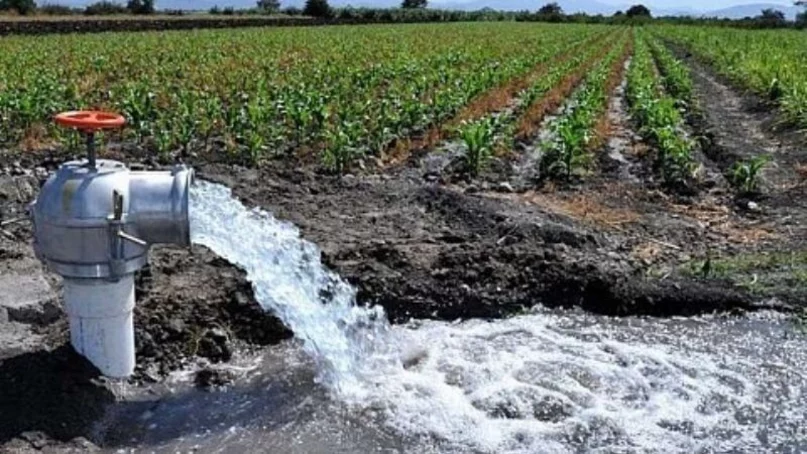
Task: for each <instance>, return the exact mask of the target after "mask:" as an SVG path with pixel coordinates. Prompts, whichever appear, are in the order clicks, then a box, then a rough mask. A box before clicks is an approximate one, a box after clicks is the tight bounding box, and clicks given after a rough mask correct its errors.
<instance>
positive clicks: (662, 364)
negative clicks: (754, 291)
mask: <svg viewBox="0 0 807 454" xmlns="http://www.w3.org/2000/svg"><path fill="white" fill-rule="evenodd" d="M191 203H192V207H191V213H192V216H193V219H192V229H193V232H192V235H193V240H194V241H195V242H197V243H201V244H204V245H205V246H207V247H209V248H211V249H213V250H214V251H215V252H217V253H218V254H220V255H222V256H223V257H225V258H227V259H228V260H230V261H231V262H233V263H236V264H238V265H240V266H241V267H243V268H244V269H245V270H246V271H247V273H248V278H249V279H250V280H251V281H252V283H253V286H254V288H255V294H256V297H257V299H258V300H259V302H260V303H261V304H262V305H263V306H264V307H265V308H266V309H267V310H270V311H273V312H274V313H276V314H278V316H280V317H281V318H282V319H283V320H284V322H285V323H287V324H288V325H289V326H290V327H291V328H292V330H293V331H294V333H295V336H296V338H297V339H296V340H295V341H292V342H289V343H286V344H284V345H282V346H280V347H276V348H272V349H270V350H269V352H267V353H266V354H265V356H263V357H261V358H254V361H253V362H252V363H251V364H250V367H248V368H247V369H244V370H245V371H247V372H244V373H243V374H242V377H241V378H240V379H239V380H238V381H237V383H236V385H235V386H234V387H233V388H232V389H231V390H230V391H228V392H222V393H204V392H201V391H194V390H192V388H191V387H190V386H185V387H184V388H183V387H182V385H179V387H178V388H173V389H171V391H170V392H165V396H167V397H164V398H163V399H162V400H161V401H160V403H159V404H158V405H157V406H156V407H154V406H153V404H152V403H150V402H152V401H153V396H152V397H150V398H147V397H145V396H144V397H143V399H142V405H141V406H138V405H137V404H136V399H135V400H133V402H135V404H133V405H134V406H133V407H132V408H130V409H128V410H127V411H123V412H122V413H121V414H120V415H119V417H118V420H117V422H116V423H115V424H114V425H115V426H118V427H129V428H132V427H134V428H138V427H139V428H140V430H141V431H140V432H137V430H136V429H128V430H129V431H128V432H127V433H126V434H125V435H120V437H119V438H120V439H121V440H122V441H121V445H123V446H127V447H132V446H135V447H137V448H140V449H144V450H148V451H155V452H176V451H186V450H189V449H198V450H201V451H204V452H294V453H314V452H322V453H333V452H344V453H349V452H414V453H426V452H457V453H459V452H463V453H465V452H479V453H544V452H548V453H554V452H558V453H565V452H608V453H611V452H659V453H668V452H804V451H805V450H807V411H805V408H807V373H805V371H804V364H807V338H805V336H804V335H803V334H801V333H798V332H796V331H794V330H793V329H792V327H791V325H790V324H789V323H788V322H787V321H786V320H785V319H784V318H783V316H780V315H777V314H769V313H760V314H754V315H752V316H749V317H743V318H740V317H720V316H711V317H698V318H687V319H685V318H681V319H677V318H671V319H653V318H639V317H627V318H609V317H602V316H594V315H590V314H586V313H583V312H575V311H571V312H570V311H555V310H548V309H544V308H541V307H537V308H536V309H535V310H533V311H532V312H531V313H529V314H524V315H520V316H517V317H513V318H509V319H504V320H497V321H491V322H487V321H479V320H474V321H467V322H462V323H450V322H440V321H417V322H413V323H411V324H409V325H404V326H395V327H391V326H389V325H388V324H387V323H386V322H385V319H384V314H383V311H382V310H381V309H380V308H366V309H365V308H358V307H356V306H355V305H354V291H353V289H351V288H350V286H349V285H347V284H346V283H345V282H344V281H342V280H341V279H339V277H338V276H336V275H334V274H332V273H330V272H328V271H326V270H325V269H324V268H323V267H322V266H321V264H320V262H319V252H318V250H317V248H316V247H315V246H314V245H313V244H311V243H309V242H306V241H304V240H302V239H301V238H300V234H299V232H298V230H297V229H296V228H295V227H294V226H293V225H290V224H288V223H284V222H280V221H278V220H276V219H275V218H273V217H272V216H271V215H270V214H268V213H266V212H263V211H260V210H249V209H247V208H245V207H243V206H242V205H241V204H240V203H238V202H237V201H235V200H233V199H232V198H231V195H230V192H229V190H228V189H226V188H225V187H223V186H218V185H214V184H210V183H205V182H200V183H199V184H198V185H197V187H195V188H194V190H193V193H192V200H191ZM177 389H182V390H183V391H181V392H180V391H177ZM152 392H155V391H154V390H152ZM149 405H151V406H149ZM135 432H136V435H132V434H133V433H135ZM124 438H125V440H123V439H124Z"/></svg>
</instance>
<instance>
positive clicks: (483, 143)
mask: <svg viewBox="0 0 807 454" xmlns="http://www.w3.org/2000/svg"><path fill="white" fill-rule="evenodd" d="M495 131H496V130H495V120H493V119H492V118H490V117H487V118H484V119H482V120H478V121H474V122H470V123H463V124H462V125H461V126H460V128H459V133H460V138H461V139H462V141H463V143H464V144H465V148H466V152H465V168H466V170H467V171H468V173H470V174H471V175H473V176H477V175H479V172H480V171H482V169H483V168H484V167H485V166H486V165H487V163H488V161H489V160H490V158H491V156H492V154H493V146H494V138H495Z"/></svg>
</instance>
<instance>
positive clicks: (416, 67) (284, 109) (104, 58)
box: [0, 23, 611, 169]
mask: <svg viewBox="0 0 807 454" xmlns="http://www.w3.org/2000/svg"><path fill="white" fill-rule="evenodd" d="M609 30H611V29H610V28H607V27H604V26H597V25H585V24H581V25H578V24H570V25H568V26H564V27H562V28H561V27H556V26H552V25H547V24H528V23H480V24H440V25H434V24H417V25H409V26H401V27H398V26H395V27H392V26H388V27H340V28H305V29H303V28H276V29H237V30H202V31H194V32H187V33H163V32H153V33H116V34H114V38H115V39H108V38H109V36H108V35H104V36H101V35H59V36H56V35H54V36H45V37H6V38H3V39H2V40H0V143H2V144H3V145H6V146H7V145H11V146H13V145H14V144H15V142H17V141H19V140H20V138H21V137H23V135H24V132H25V130H26V129H27V128H30V127H31V126H33V125H36V124H42V123H48V122H49V121H50V118H51V116H52V115H53V113H55V112H58V111H62V110H69V109H77V108H108V109H115V110H118V111H120V112H121V113H122V114H124V115H125V116H126V117H127V119H128V120H129V126H128V128H129V129H128V130H129V132H130V134H131V136H132V137H133V138H134V139H135V140H137V141H139V142H142V143H147V144H150V145H151V146H153V147H154V148H155V149H156V150H157V151H158V152H159V153H161V154H163V155H166V154H168V153H170V152H173V151H175V150H177V149H180V148H182V149H183V151H185V152H187V151H190V148H193V147H195V146H205V147H209V146H210V145H213V144H222V143H223V144H225V146H224V149H223V150H221V151H223V152H224V153H227V154H228V156H226V158H227V159H230V158H237V159H242V158H246V159H247V160H248V161H250V162H260V160H261V159H262V158H263V156H265V154H266V153H267V152H269V151H273V150H275V149H282V150H284V151H294V149H295V148H297V147H306V148H311V149H315V150H317V151H320V152H321V153H322V154H321V156H322V159H323V165H324V166H325V167H328V168H338V169H346V168H347V167H349V165H350V164H351V162H352V161H354V160H356V159H360V158H361V157H362V156H364V155H366V154H368V153H377V152H379V151H380V150H383V149H384V148H385V147H386V146H387V145H388V144H390V143H391V142H393V141H395V140H397V139H400V138H403V137H406V136H411V135H417V134H418V133H420V132H422V131H425V130H427V129H428V128H430V127H434V126H439V125H440V124H441V123H443V122H445V121H447V120H449V119H451V118H452V117H453V116H454V115H455V114H456V113H457V112H458V111H459V110H460V109H461V108H462V107H463V106H464V105H466V104H467V103H468V102H470V101H471V100H472V99H473V98H474V97H476V96H478V95H480V94H482V93H484V92H486V91H488V90H491V89H492V88H494V87H496V86H497V85H499V84H502V83H504V82H505V81H508V80H510V79H512V78H514V77H518V76H521V75H523V74H525V73H526V72H528V71H531V70H532V69H533V68H535V67H536V65H538V64H540V63H544V62H546V61H548V60H549V59H551V58H553V57H555V56H557V55H559V54H561V53H563V52H566V50H567V49H568V48H569V47H570V46H571V45H573V44H575V43H578V42H581V41H582V40H586V39H589V38H592V37H594V36H598V35H603V34H605V33H607V32H608V31H609ZM592 50H596V46H590V47H587V48H586V50H585V52H591V51H592ZM341 128H347V129H341ZM53 134H59V133H58V132H54V133H53Z"/></svg>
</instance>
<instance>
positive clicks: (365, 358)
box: [190, 181, 397, 393]
mask: <svg viewBox="0 0 807 454" xmlns="http://www.w3.org/2000/svg"><path fill="white" fill-rule="evenodd" d="M190 216H191V241H192V242H193V243H196V244H202V245H204V246H207V247H208V248H210V249H211V250H213V251H214V252H216V253H217V254H219V255H220V256H222V257H223V258H225V259H227V260H228V261H230V262H231V263H234V264H236V265H238V266H240V267H242V268H243V269H244V270H245V271H246V273H247V279H249V281H250V282H252V286H253V289H254V291H255V298H256V299H257V300H258V302H259V303H260V304H261V306H263V308H264V309H265V310H267V311H271V312H272V313H274V314H275V315H277V316H278V317H279V318H280V319H281V320H282V321H283V322H284V323H285V324H286V325H287V326H288V327H289V328H290V329H291V330H292V331H293V332H294V334H295V336H297V337H298V338H301V339H302V340H303V348H304V349H305V350H306V352H307V353H308V354H309V355H310V356H311V357H312V358H313V359H314V361H316V362H317V364H318V366H319V368H318V369H319V374H320V375H319V379H320V380H321V381H322V383H324V384H325V385H326V386H328V387H330V388H332V389H334V390H335V391H337V392H343V393H346V392H348V391H349V390H351V389H352V390H354V391H356V390H358V389H359V388H360V384H361V383H362V375H364V374H365V373H366V372H367V371H369V370H373V369H378V368H382V367H389V366H394V364H395V361H396V358H397V355H396V354H395V352H394V349H393V347H392V346H393V345H394V344H393V343H391V342H388V341H387V340H386V336H388V333H389V323H388V322H387V318H386V315H385V314H384V310H383V308H381V307H380V306H374V307H369V308H364V307H359V306H357V305H356V304H355V290H354V289H353V287H351V286H350V285H349V284H347V283H346V282H344V281H343V280H342V279H341V278H340V277H339V276H337V275H335V274H334V273H332V272H330V271H328V270H327V269H325V267H323V266H322V264H321V263H320V251H319V249H318V248H317V246H316V245H314V244H313V243H311V242H308V241H305V240H303V239H302V238H300V232H299V230H298V229H297V228H296V227H295V226H294V225H292V224H290V223H287V222H282V221H279V220H277V219H275V218H274V217H273V216H272V215H271V214H269V213H267V212H266V211H263V210H260V209H252V210H250V209H247V208H246V207H244V206H243V205H242V204H241V203H239V202H238V201H237V200H235V199H234V198H233V197H232V194H231V191H230V189H229V188H227V187H225V186H221V185H218V184H213V183H208V182H205V181H199V182H197V183H196V184H195V185H194V187H193V188H192V189H191V194H190Z"/></svg>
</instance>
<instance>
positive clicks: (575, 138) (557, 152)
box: [540, 35, 629, 178]
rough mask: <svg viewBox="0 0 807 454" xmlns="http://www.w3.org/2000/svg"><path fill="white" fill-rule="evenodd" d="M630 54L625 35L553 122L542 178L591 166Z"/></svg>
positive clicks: (543, 161) (567, 174) (545, 146)
mask: <svg viewBox="0 0 807 454" xmlns="http://www.w3.org/2000/svg"><path fill="white" fill-rule="evenodd" d="M628 51H629V46H628V39H627V35H624V36H623V37H622V39H621V40H620V42H619V44H618V45H616V46H614V47H613V48H612V49H611V50H610V52H608V54H607V55H606V57H605V58H604V59H603V60H602V61H601V62H600V63H599V64H598V65H597V66H596V67H595V68H594V70H593V71H592V72H591V73H589V75H588V76H587V77H586V79H585V80H584V82H583V85H582V86H581V87H580V88H579V89H578V90H577V91H576V92H575V93H574V94H573V96H572V97H571V98H570V99H569V100H568V101H567V103H566V105H565V109H564V111H563V113H562V114H561V115H559V116H558V117H557V118H555V119H553V121H552V122H551V123H550V125H549V136H550V139H548V140H547V141H546V142H545V143H544V144H543V153H544V154H543V156H542V159H541V167H542V169H541V172H540V173H541V174H542V175H545V176H562V177H566V178H568V177H570V176H571V175H572V173H573V172H574V171H576V170H578V169H583V168H585V167H587V166H588V165H589V164H590V161H591V147H592V144H593V142H594V139H595V128H596V125H597V121H598V119H599V118H601V116H602V115H603V112H604V110H605V108H606V106H607V104H608V97H609V95H610V90H611V89H613V87H614V84H613V83H611V82H612V81H613V80H614V78H615V74H621V71H620V69H621V67H622V65H623V64H624V61H625V59H626V58H627V57H628V54H627V52H628Z"/></svg>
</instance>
